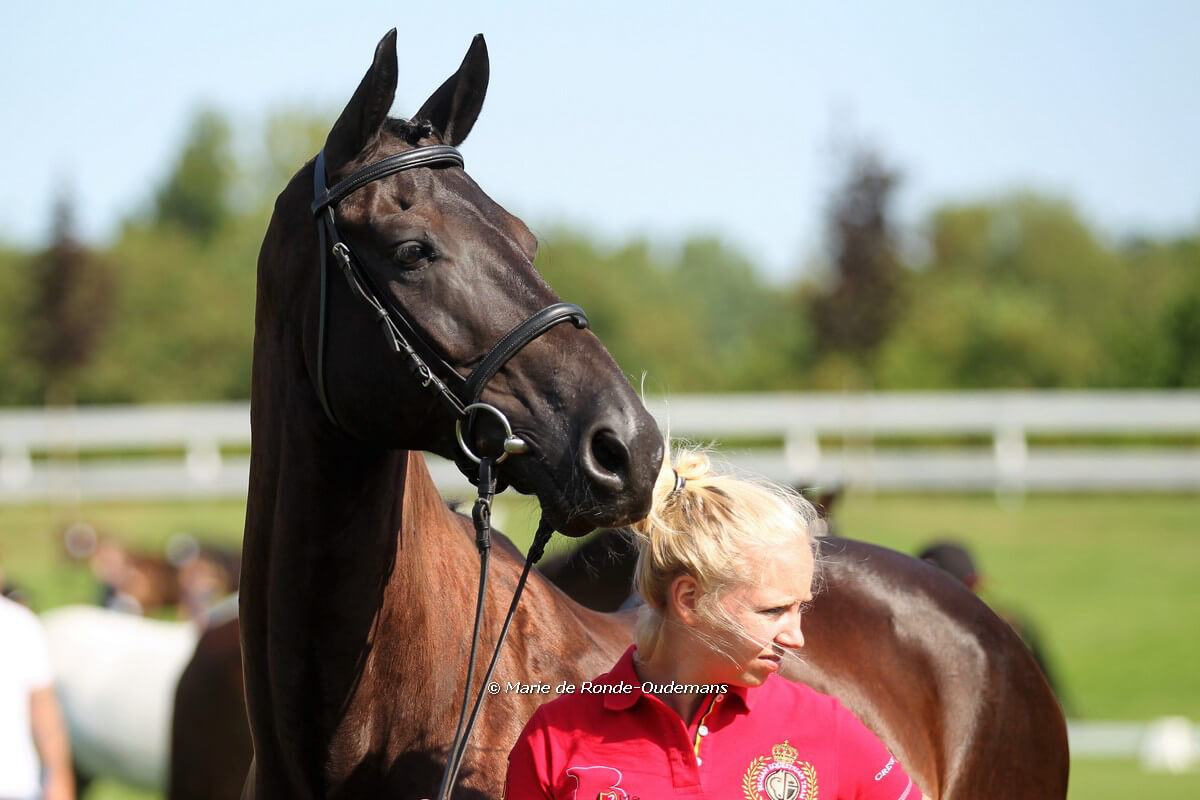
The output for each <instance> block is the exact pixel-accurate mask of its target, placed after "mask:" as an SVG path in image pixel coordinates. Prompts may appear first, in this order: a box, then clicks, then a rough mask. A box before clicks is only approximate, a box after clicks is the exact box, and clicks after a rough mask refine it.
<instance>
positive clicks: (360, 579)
mask: <svg viewBox="0 0 1200 800" xmlns="http://www.w3.org/2000/svg"><path fill="white" fill-rule="evenodd" d="M300 405H306V407H307V406H311V408H308V411H309V412H310V413H305V414H300V415H297V414H296V413H294V411H295V408H296V407H297V403H295V402H286V401H284V400H282V399H280V400H279V401H278V402H277V401H275V400H274V399H272V398H261V397H259V396H256V398H255V404H254V413H253V417H254V419H253V423H254V428H253V430H254V443H253V448H252V464H251V475H250V496H249V501H248V504H247V512H246V535H245V541H244V545H243V547H244V566H243V573H242V594H241V620H242V641H243V654H244V655H243V658H244V672H245V675H246V681H247V693H248V695H249V696H251V697H253V698H254V700H253V701H252V703H251V705H250V708H249V709H248V710H249V714H250V717H251V722H252V729H253V733H254V738H255V747H256V752H257V759H258V772H259V775H260V777H264V773H267V774H269V775H273V776H275V777H272V778H268V780H270V781H271V782H275V781H276V780H278V779H279V776H280V775H288V776H290V777H289V778H287V779H286V782H287V783H288V784H290V785H292V786H293V787H295V786H297V785H308V786H312V785H319V780H320V778H319V777H318V776H317V775H316V774H315V772H316V771H317V770H319V769H321V765H322V764H324V762H325V760H326V754H327V753H328V751H329V744H330V740H331V739H332V738H333V736H334V735H335V731H336V729H337V726H338V725H339V723H340V720H341V719H342V717H343V715H344V713H345V710H346V708H347V707H348V705H349V704H350V703H351V702H352V699H353V697H354V695H355V693H356V692H357V691H358V687H359V684H360V682H361V680H362V676H363V671H364V669H365V665H366V663H367V661H368V660H369V659H370V658H376V657H380V656H381V654H382V653H383V652H384V651H389V652H390V651H393V650H398V649H404V650H407V651H408V652H411V653H425V654H431V653H434V652H437V651H438V650H439V649H440V648H443V647H444V646H445V643H444V642H440V641H434V639H435V637H437V636H439V635H446V632H445V631H441V632H440V633H439V629H437V628H435V627H434V626H429V625H421V624H412V625H406V626H404V628H402V630H403V631H404V637H403V641H391V640H389V638H388V637H386V636H379V637H378V638H377V637H376V633H377V632H378V631H379V629H380V628H381V627H382V628H387V629H393V628H394V626H395V625H396V624H397V619H396V618H397V617H400V618H402V619H403V618H405V616H406V615H409V616H415V617H417V618H423V617H425V616H427V612H426V611H425V610H424V607H425V606H426V605H427V604H428V602H429V601H428V598H427V596H428V595H429V594H431V592H430V590H429V585H430V582H431V577H430V576H431V575H432V574H434V573H435V572H436V569H437V564H436V563H435V562H436V561H437V558H436V557H437V556H438V550H440V549H442V548H444V547H445V544H446V543H447V542H449V543H450V544H451V546H452V547H453V546H456V545H457V546H462V543H463V540H464V539H465V537H463V536H461V531H460V530H458V526H457V523H456V522H455V517H454V515H453V514H451V513H450V512H449V510H448V509H446V507H445V505H444V504H443V503H442V501H441V498H440V497H439V496H438V493H437V491H436V488H435V487H434V486H433V483H432V480H431V479H430V477H429V474H428V471H427V469H426V468H425V465H424V461H423V459H422V458H421V456H420V455H419V454H417V453H410V452H408V451H402V450H388V449H384V448H378V447H369V446H365V445H363V444H362V443H361V442H356V441H353V440H351V439H349V438H348V437H346V436H344V435H342V434H341V433H340V432H338V431H336V430H334V429H333V428H332V427H331V426H330V425H329V424H328V423H327V422H326V420H325V419H324V417H323V416H322V415H321V413H320V411H319V409H317V410H316V411H315V413H311V412H312V411H313V410H314V409H316V406H315V402H308V403H307V404H305V403H303V402H302V403H300ZM284 409H287V410H288V411H291V412H292V413H290V414H285V413H283V412H284ZM289 416H290V418H289ZM297 416H298V417H299V418H297ZM285 419H286V426H285V422H284V420H285ZM450 527H453V528H454V529H455V530H454V532H453V533H457V534H459V535H453V533H452V532H450V531H447V530H445V528H450ZM468 546H469V544H468ZM406 663H407V662H406ZM409 669H410V670H411V671H412V672H414V673H415V672H420V673H421V674H428V666H427V665H421V664H410V665H409ZM382 712H383V713H386V709H383V710H382Z"/></svg>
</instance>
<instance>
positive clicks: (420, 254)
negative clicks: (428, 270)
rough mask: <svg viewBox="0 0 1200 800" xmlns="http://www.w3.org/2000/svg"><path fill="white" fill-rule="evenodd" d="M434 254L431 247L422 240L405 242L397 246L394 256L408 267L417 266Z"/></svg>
mask: <svg viewBox="0 0 1200 800" xmlns="http://www.w3.org/2000/svg"><path fill="white" fill-rule="evenodd" d="M430 255H432V253H431V252H430V250H429V248H428V247H427V246H426V245H424V244H423V243H421V242H404V243H403V244H402V245H400V246H399V247H397V248H396V253H395V255H394V258H395V259H396V261H397V262H398V263H400V264H402V265H404V266H406V267H412V266H415V265H417V264H419V263H421V262H422V261H424V260H425V259H427V258H429V256H430Z"/></svg>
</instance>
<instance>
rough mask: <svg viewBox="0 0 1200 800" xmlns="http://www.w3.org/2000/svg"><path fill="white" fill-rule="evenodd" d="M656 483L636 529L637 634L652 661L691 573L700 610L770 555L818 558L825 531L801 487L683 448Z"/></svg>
mask: <svg viewBox="0 0 1200 800" xmlns="http://www.w3.org/2000/svg"><path fill="white" fill-rule="evenodd" d="M666 452H667V455H666V457H665V458H664V460H663V466H662V469H661V470H660V471H659V475H658V479H657V481H656V482H655V484H654V496H653V497H654V499H653V503H652V505H651V509H650V514H649V516H647V517H646V518H645V519H644V520H642V521H641V522H638V523H636V524H634V525H633V526H632V530H633V531H634V533H635V534H637V541H638V561H637V567H636V568H635V572H634V586H635V587H636V589H637V590H638V592H639V593H640V594H641V596H642V598H643V599H644V600H645V601H646V606H645V608H644V609H643V612H642V615H641V616H640V617H639V619H638V624H637V628H636V629H635V632H634V635H635V638H636V640H637V643H638V654H639V657H641V658H648V657H649V655H650V653H651V652H652V651H653V650H654V648H655V646H656V644H657V642H658V639H659V637H660V635H661V633H662V628H663V624H664V622H665V617H664V614H663V612H664V611H666V607H667V593H668V590H669V587H670V584H671V583H672V581H674V579H675V578H676V577H678V576H679V575H684V574H687V575H691V576H692V577H693V578H695V579H696V582H697V583H698V584H699V585H700V589H701V592H702V594H701V598H700V604H699V608H698V610H699V611H701V612H704V611H706V610H710V611H711V610H712V608H713V606H714V605H715V601H716V600H717V599H718V598H720V597H721V595H722V594H723V593H724V592H726V591H728V590H729V589H730V588H733V587H735V586H738V585H742V584H746V583H753V582H755V581H757V580H758V578H759V576H758V575H757V574H756V572H755V570H756V569H757V568H759V567H760V566H761V563H762V556H763V555H766V554H769V553H771V552H773V551H774V552H778V551H779V550H781V549H786V548H794V547H808V548H810V549H811V550H812V553H813V557H814V562H815V563H819V562H816V559H817V555H818V541H817V537H818V536H819V535H820V532H821V530H822V528H821V525H820V521H819V519H818V516H817V512H816V509H814V508H813V506H812V504H811V503H809V502H808V501H807V500H805V499H804V498H803V497H801V496H800V495H799V494H798V493H797V492H795V491H793V490H791V489H788V488H785V487H783V486H779V485H777V484H774V483H771V482H769V481H766V480H763V479H757V478H750V477H739V476H735V475H732V474H728V473H723V472H719V471H717V470H716V469H714V467H713V464H712V460H711V459H710V458H709V456H708V454H707V453H706V452H705V451H704V450H703V449H700V448H694V447H677V448H676V449H675V452H674V453H672V448H671V446H670V443H669V442H668V446H667V448H666Z"/></svg>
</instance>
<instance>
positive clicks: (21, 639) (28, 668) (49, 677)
mask: <svg viewBox="0 0 1200 800" xmlns="http://www.w3.org/2000/svg"><path fill="white" fill-rule="evenodd" d="M19 611H20V612H21V615H20V617H19V619H20V626H19V633H18V634H17V635H16V636H15V637H14V639H15V641H14V642H13V643H14V644H15V647H14V651H15V652H17V653H19V654H20V655H19V656H18V658H19V659H20V664H21V673H22V676H23V678H24V680H25V686H26V688H27V689H28V690H29V691H33V690H34V689H44V688H45V687H47V686H50V685H51V684H53V683H54V669H53V667H52V665H51V662H50V645H49V643H48V642H47V641H46V631H45V630H44V629H43V628H42V622H41V620H39V619H38V618H37V616H36V615H35V614H34V613H33V612H32V611H29V610H28V609H26V608H20V609H19Z"/></svg>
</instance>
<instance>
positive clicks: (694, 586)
mask: <svg viewBox="0 0 1200 800" xmlns="http://www.w3.org/2000/svg"><path fill="white" fill-rule="evenodd" d="M700 594H701V592H700V584H699V582H698V581H697V580H696V579H695V578H693V577H692V576H691V575H686V574H685V575H679V576H678V577H676V578H675V580H673V581H671V585H670V586H669V587H668V589H667V604H668V606H669V609H668V610H669V611H670V612H671V613H673V614H675V616H677V617H678V618H679V621H680V622H682V623H683V624H684V625H695V624H696V621H697V611H696V609H697V606H698V605H699V603H700Z"/></svg>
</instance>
